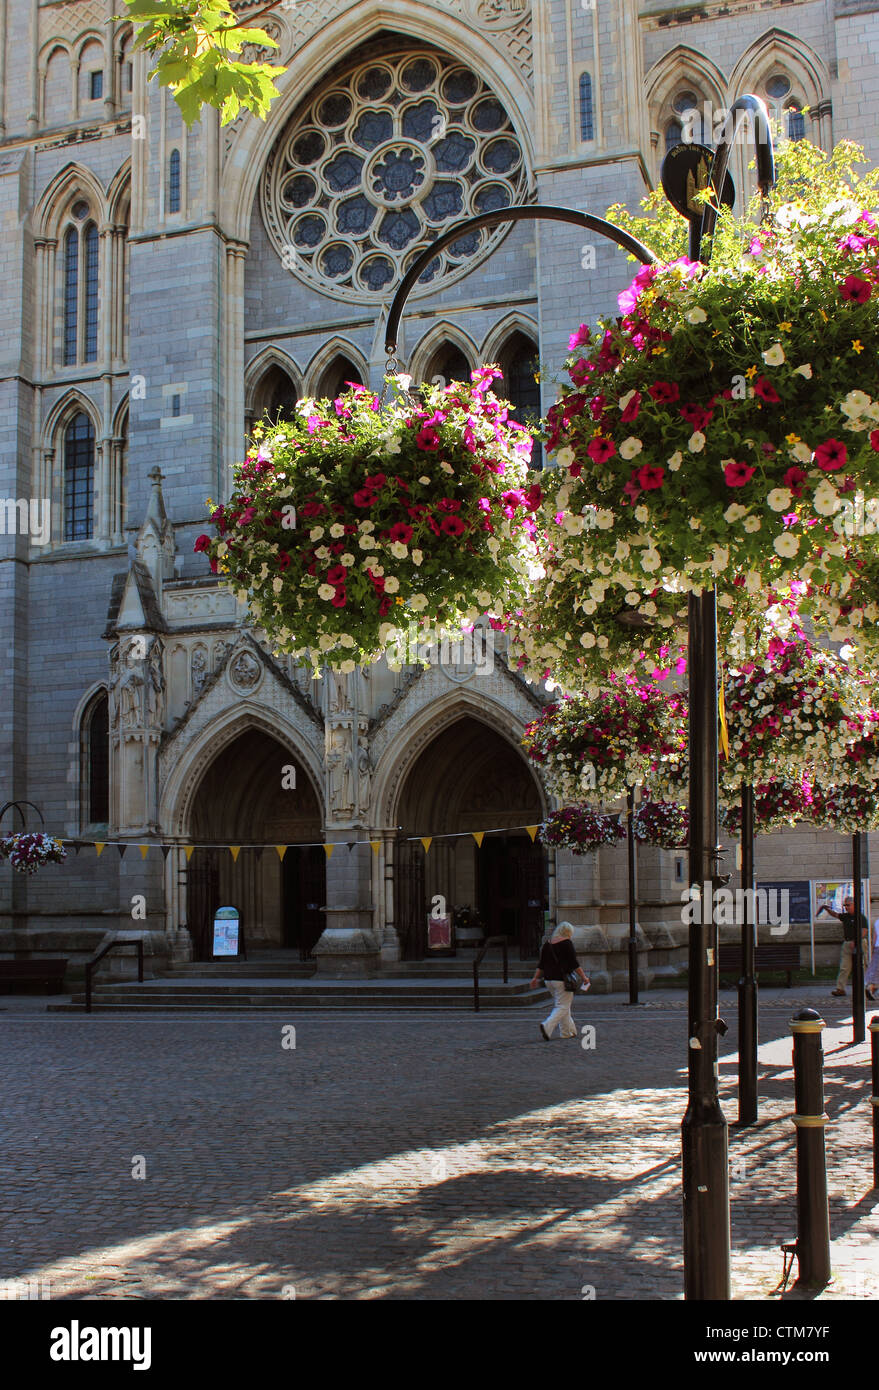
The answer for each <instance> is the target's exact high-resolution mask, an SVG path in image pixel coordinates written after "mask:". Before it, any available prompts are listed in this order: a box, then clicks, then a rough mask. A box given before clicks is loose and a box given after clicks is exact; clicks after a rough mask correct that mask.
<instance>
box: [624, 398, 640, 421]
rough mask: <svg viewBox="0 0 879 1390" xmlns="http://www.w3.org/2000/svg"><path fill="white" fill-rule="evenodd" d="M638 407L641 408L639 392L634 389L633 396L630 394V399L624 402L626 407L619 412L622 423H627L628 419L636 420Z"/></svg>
mask: <svg viewBox="0 0 879 1390" xmlns="http://www.w3.org/2000/svg"><path fill="white" fill-rule="evenodd" d="M640 409H641V392H640V391H636V392H635V394H634V396H632V397H631V399H630V400H629V401H627V403H626V408H625V410H624V411H622V413H621V415H620V419H621V420H622V422H623V424H624V425H628V424H629V422H630V421H632V420H637V418H638V411H639V410H640Z"/></svg>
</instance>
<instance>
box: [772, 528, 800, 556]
mask: <svg viewBox="0 0 879 1390" xmlns="http://www.w3.org/2000/svg"><path fill="white" fill-rule="evenodd" d="M772 544H773V546H774V547H775V550H776V552H777V553H778V554H779V555H781V556H782V557H783V558H784V559H785V560H790V559H791V558H792V556H794V555H796V553H797V551H798V550H799V548H800V538H799V536H795V535H794V534H793V533H792V532H791V531H785V532H783V533H782V535H780V536H776V537H775V540H774V541H773V542H772Z"/></svg>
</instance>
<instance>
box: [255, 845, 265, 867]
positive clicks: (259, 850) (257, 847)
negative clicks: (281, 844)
mask: <svg viewBox="0 0 879 1390" xmlns="http://www.w3.org/2000/svg"><path fill="white" fill-rule="evenodd" d="M263 848H264V846H263V845H254V851H255V853H256V862H257V864H258V863H259V861H260V860H261V859H262V852H263Z"/></svg>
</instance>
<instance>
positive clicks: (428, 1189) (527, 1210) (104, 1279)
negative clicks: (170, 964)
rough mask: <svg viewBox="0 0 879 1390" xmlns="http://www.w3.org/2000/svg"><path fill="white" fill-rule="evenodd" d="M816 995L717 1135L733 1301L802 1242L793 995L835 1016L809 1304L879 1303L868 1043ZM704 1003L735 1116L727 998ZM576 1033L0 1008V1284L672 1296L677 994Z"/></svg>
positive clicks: (491, 1018) (205, 1295) (318, 1293)
mask: <svg viewBox="0 0 879 1390" xmlns="http://www.w3.org/2000/svg"><path fill="white" fill-rule="evenodd" d="M825 996H826V990H824V989H821V990H819V989H818V988H817V987H808V988H803V987H795V988H794V989H792V990H790V991H787V990H784V991H777V992H772V991H765V993H764V997H763V999H762V1000H761V1036H762V1038H763V1042H762V1045H761V1048H760V1094H761V1114H760V1121H759V1123H758V1124H757V1125H756V1126H754V1127H753V1128H751V1129H749V1130H746V1131H744V1132H742V1133H740V1134H739V1133H737V1132H736V1131H735V1130H734V1129H731V1131H730V1172H731V1199H732V1201H731V1207H732V1275H733V1281H732V1282H733V1296H734V1298H736V1299H759V1300H765V1299H768V1298H769V1297H770V1296H771V1295H772V1294H773V1291H775V1290H777V1289H778V1287H779V1285H780V1281H781V1274H782V1256H781V1251H780V1246H781V1245H782V1243H785V1242H789V1241H790V1240H792V1239H793V1238H794V1236H795V1234H796V1204H795V1138H794V1127H793V1125H792V1123H791V1118H790V1117H791V1115H792V1113H793V1109H794V1105H793V1077H792V1072H791V1043H790V1033H789V1029H788V1021H789V1019H790V1017H791V1016H792V1014H794V1013H796V1012H797V1011H798V1010H799V1009H800V1008H801V1007H802V1006H803V1005H804V1004H810V1005H812V1006H813V1007H817V1008H820V1009H821V1010H822V1013H823V1016H824V1018H825V1019H826V1020H827V1024H828V1027H827V1029H826V1032H825V1035H824V1047H825V1052H826V1111H827V1114H828V1116H829V1118H830V1124H829V1126H828V1128H827V1131H826V1133H827V1154H828V1185H829V1195H830V1225H831V1237H832V1261H833V1279H832V1282H831V1283H830V1285H829V1286H828V1287H827V1288H826V1289H825V1290H824V1291H823V1292H822V1293H821V1294H820V1299H822V1300H827V1299H830V1300H836V1299H847V1300H858V1299H874V1298H876V1297H877V1296H879V1265H877V1261H876V1256H875V1249H876V1239H877V1236H879V1193H877V1191H876V1190H875V1189H874V1190H872V1191H871V1182H872V1170H871V1156H870V1107H869V1099H868V1095H869V1061H868V1047H867V1046H859V1047H852V1046H851V1045H850V1043H851V1023H850V1015H848V1013H847V1012H846V1011H845V1009H844V1006H840V1007H837V1001H831V1000H827V999H826V998H825ZM825 1004H827V1005H829V1006H830V1007H828V1008H827V1009H826V1010H825V1009H824V1005H825ZM536 1012H540V1011H536ZM720 1012H721V1014H722V1015H725V1016H726V1018H727V1019H728V1021H729V1022H730V1023H731V1025H732V1026H731V1030H730V1033H729V1034H728V1035H727V1037H726V1038H725V1039H724V1040H723V1044H722V1046H721V1051H720V1068H719V1070H720V1087H721V1098H722V1102H723V1106H724V1110H725V1113H726V1116H727V1119H728V1120H729V1121H731V1122H732V1121H733V1120H734V1119H735V1113H736V1111H735V1070H736V1061H735V1046H736V1029H735V995H734V993H732V992H730V991H724V992H723V993H722V995H721V1008H720ZM575 1017H576V1019H577V1022H578V1025H579V1027H580V1030H581V1031H580V1036H579V1041H574V1040H571V1041H569V1042H562V1041H559V1040H556V1041H554V1042H553V1043H551V1044H550V1045H549V1046H546V1045H545V1044H544V1043H543V1042H542V1041H541V1039H540V1037H539V1034H538V1032H537V1021H536V1016H535V1011H532V1010H527V1011H525V1012H524V1013H517V1015H516V1016H515V1017H509V1016H505V1017H498V1016H497V1015H489V1014H482V1015H480V1016H479V1017H474V1016H470V1015H468V1016H459V1017H455V1018H450V1019H448V1018H446V1019H444V1018H440V1017H438V1016H436V1015H433V1016H431V1015H420V1016H418V1017H417V1018H411V1017H410V1018H407V1019H401V1018H400V1016H399V1015H398V1016H391V1015H389V1014H387V1013H384V1014H374V1015H366V1014H359V1015H358V1014H356V1013H346V1014H344V1015H342V1016H340V1015H338V1014H336V1015H329V1014H320V1013H316V1014H310V1015H302V1016H300V1017H299V1018H296V1017H295V1015H294V1016H288V1015H286V1014H279V1015H275V1016H271V1017H266V1016H262V1017H260V1018H256V1017H253V1016H250V1017H242V1016H241V1015H238V1016H236V1017H234V1018H232V1017H224V1016H222V1015H221V1016H215V1017H214V1018H212V1019H211V1020H209V1021H206V1020H204V1019H202V1018H192V1017H190V1018H187V1017H184V1016H180V1015H178V1016H174V1017H170V1016H168V1015H158V1016H156V1017H154V1018H148V1019H142V1018H132V1017H125V1016H119V1015H116V1016H110V1015H106V1014H104V1015H96V1016H92V1017H90V1018H86V1017H83V1016H79V1017H74V1018H66V1017H60V1016H58V1015H49V1014H46V1013H45V1012H44V1011H43V1010H42V1008H41V1005H40V1003H39V1002H38V1001H37V1000H34V999H25V998H24V997H22V998H20V999H17V1000H8V1001H5V1010H4V1012H3V1014H2V1035H0V1061H2V1068H3V1073H4V1076H5V1077H6V1078H7V1079H6V1083H5V1091H6V1112H7V1119H6V1136H7V1139H6V1146H5V1154H4V1171H3V1179H4V1180H3V1196H2V1218H3V1219H2V1236H0V1277H2V1278H3V1279H4V1280H18V1281H26V1280H31V1281H33V1280H36V1281H39V1282H40V1283H41V1285H42V1284H43V1283H46V1284H47V1286H48V1291H49V1292H50V1294H51V1297H52V1298H53V1299H82V1298H91V1299H104V1298H111V1299H118V1298H129V1299H144V1298H147V1299H155V1298H166V1299H168V1298H170V1299H282V1298H293V1297H295V1298H297V1299H376V1298H378V1299H381V1298H385V1299H410V1300H415V1299H417V1300H422V1299H427V1300H448V1299H455V1300H458V1299H461V1300H473V1299H477V1300H499V1299H500V1300H503V1299H522V1300H547V1299H552V1300H575V1301H585V1302H591V1301H592V1300H593V1299H594V1300H595V1301H611V1300H631V1299H639V1300H644V1299H648V1300H677V1299H681V1298H682V1291H683V1273H682V1256H681V1197H680V1190H681V1172H680V1121H681V1117H682V1114H683V1111H684V1109H685V1106H686V1073H685V1064H686V1046H685V1029H686V1009H685V1003H684V1000H683V998H682V996H681V995H680V994H678V993H676V992H675V993H671V992H669V993H668V995H667V997H666V995H665V994H663V996H661V997H659V998H656V997H655V996H654V997H652V998H651V999H650V1001H649V1002H648V1004H647V1005H646V1006H641V1007H635V1008H631V1009H629V1008H628V1007H626V1006H624V1005H623V1003H622V1001H621V999H620V998H619V996H611V997H606V998H602V999H596V1000H588V1001H587V1000H584V1001H581V1002H579V1003H578V1004H577V1005H576V1006H575ZM291 1025H292V1026H293V1028H294V1029H295V1034H291V1033H290V1026H291ZM590 1025H591V1026H592V1027H594V1029H595V1034H594V1038H593V1037H592V1036H591V1035H590V1034H588V1033H584V1032H583V1031H582V1030H583V1029H584V1028H586V1027H588V1026H590ZM291 1042H295V1047H293V1046H291V1045H290V1044H291ZM593 1042H594V1046H592V1045H591V1044H592V1043H593ZM285 1043H286V1045H285ZM139 1173H143V1176H142V1177H141V1176H137V1175H138V1174H139ZM133 1174H134V1176H133ZM795 1277H796V1269H795V1270H794V1274H793V1276H792V1278H795ZM7 1287H8V1286H7ZM798 1296H801V1295H797V1294H796V1293H794V1294H788V1297H793V1298H796V1297H798ZM819 1321H820V1319H819Z"/></svg>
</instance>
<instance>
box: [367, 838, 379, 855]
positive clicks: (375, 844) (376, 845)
mask: <svg viewBox="0 0 879 1390" xmlns="http://www.w3.org/2000/svg"><path fill="white" fill-rule="evenodd" d="M369 843H370V844H371V845H372V852H373V854H378V852H379V850H380V849H381V847H382V842H381V840H370V842H369Z"/></svg>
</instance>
